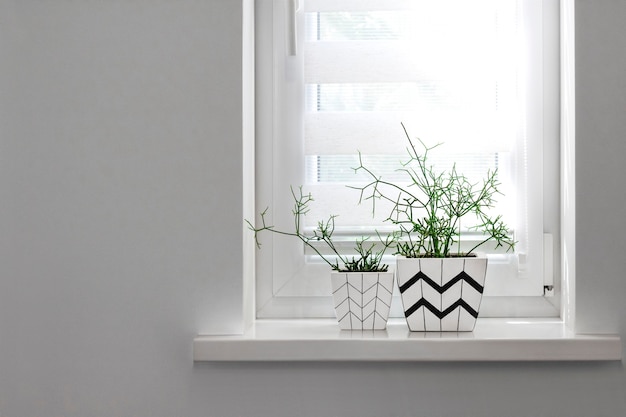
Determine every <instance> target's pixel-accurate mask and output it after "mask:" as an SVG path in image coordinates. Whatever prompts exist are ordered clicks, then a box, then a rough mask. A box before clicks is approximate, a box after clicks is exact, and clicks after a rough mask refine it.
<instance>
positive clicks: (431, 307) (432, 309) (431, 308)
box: [404, 298, 478, 320]
mask: <svg viewBox="0 0 626 417" xmlns="http://www.w3.org/2000/svg"><path fill="white" fill-rule="evenodd" d="M420 307H424V308H427V309H428V310H429V311H430V312H431V313H433V314H434V315H435V316H437V318H438V319H439V320H441V319H443V318H444V317H446V316H447V315H448V314H450V313H452V312H453V311H454V310H455V309H456V308H457V307H462V308H464V309H465V311H467V312H468V313H469V314H470V315H471V316H472V317H474V318H477V317H478V311H476V310H474V309H473V308H472V307H471V306H470V305H469V304H467V303H466V302H465V301H464V300H463V299H462V298H459V299H458V300H457V302H455V303H454V304H452V305H451V306H450V307H448V308H446V309H445V310H444V311H439V310H438V309H437V307H435V306H434V305H432V304H431V303H429V302H428V301H427V300H426V299H424V298H421V299H420V300H419V301H418V302H417V303H415V304H413V305H412V306H411V307H410V308H409V309H408V310H406V311H405V312H404V314H405V315H406V317H409V316H410V315H411V314H413V313H415V312H416V311H417V309H419V308H420Z"/></svg>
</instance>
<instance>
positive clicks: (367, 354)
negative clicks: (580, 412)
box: [193, 318, 622, 362]
mask: <svg viewBox="0 0 626 417" xmlns="http://www.w3.org/2000/svg"><path fill="white" fill-rule="evenodd" d="M193 359H194V361H196V362H201V361H210V362H222V361H418V362H419V361H425V362H429V361H621V360H622V346H621V339H620V337H619V336H613V335H580V334H574V333H573V332H572V331H571V330H570V329H568V328H567V327H566V326H565V325H564V324H563V322H562V321H560V320H558V319H535V318H533V319H494V318H483V319H479V320H478V323H477V325H476V328H475V329H474V331H473V332H464V333H418V332H410V331H409V330H408V328H407V326H406V323H405V322H404V320H402V319H391V320H390V321H389V323H388V325H387V329H386V330H377V331H346V330H340V329H339V328H338V326H337V324H336V322H335V320H332V319H307V320H257V321H256V322H255V323H254V324H253V326H252V327H251V328H250V329H249V330H248V331H247V332H246V333H245V334H243V335H240V336H198V337H196V338H195V339H194V342H193Z"/></svg>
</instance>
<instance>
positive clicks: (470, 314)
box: [396, 257, 487, 332]
mask: <svg viewBox="0 0 626 417" xmlns="http://www.w3.org/2000/svg"><path fill="white" fill-rule="evenodd" d="M486 273H487V258H486V257H458V258H404V257H398V259H397V264H396V276H397V280H398V287H399V288H400V294H401V298H402V305H403V309H404V315H405V317H406V321H407V324H408V326H409V329H410V330H411V331H417V332H423V331H426V332H429V331H436V332H441V331H454V332H459V331H472V330H474V326H475V325H476V318H477V317H478V310H479V308H480V302H481V300H482V295H483V286H484V283H485V275H486Z"/></svg>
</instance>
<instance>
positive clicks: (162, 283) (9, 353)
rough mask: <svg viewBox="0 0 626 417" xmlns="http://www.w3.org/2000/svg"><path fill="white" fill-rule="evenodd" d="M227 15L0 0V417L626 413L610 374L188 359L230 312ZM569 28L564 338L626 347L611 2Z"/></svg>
mask: <svg viewBox="0 0 626 417" xmlns="http://www.w3.org/2000/svg"><path fill="white" fill-rule="evenodd" d="M241 14H242V5H241V1H233V0H203V1H200V0H110V1H88V0H84V1H76V0H55V1H49V2H47V1H40V0H0V106H1V108H0V193H1V194H0V416H2V417H37V416H46V417H47V416H76V417H89V416H124V417H127V416H149V417H160V416H163V417H166V416H167V417H174V416H181V417H188V416H189V417H193V416H216V417H222V416H223V417H229V416H233V417H234V416H326V415H328V416H360V417H363V416H429V417H432V416H434V417H436V416H464V417H471V416H481V417H486V416H487V417H488V416H494V417H495V416H498V417H499V416H568V417H576V416H580V417H589V416H607V417H608V416H611V417H612V416H623V415H626V399H625V397H626V395H624V394H625V393H626V373H625V372H624V369H623V367H622V365H621V363H617V364H616V363H606V364H591V363H571V364H568V363H560V364H391V365H389V364H376V363H373V364H219V365H216V364H199V365H194V364H193V363H192V360H191V341H192V338H193V336H194V335H195V334H196V333H198V332H203V331H220V329H229V328H233V327H236V326H237V323H238V321H239V318H240V314H241V305H235V306H233V307H231V308H230V310H228V307H227V313H228V314H225V313H220V311H222V307H223V306H222V305H221V304H222V302H221V301H222V300H225V299H227V298H229V295H230V296H231V297H230V298H237V297H236V296H238V294H240V293H241V291H242V287H241V273H242V266H241V265H240V262H239V259H240V258H241V248H242V242H241V237H240V236H239V233H233V231H235V232H238V231H239V230H240V229H241V217H242V209H241V206H242V204H241V203H242V197H241V172H242V166H241V165H242V158H241V135H242V106H243V104H242V99H241V97H242V91H241V85H242V70H241V66H242V59H241V43H242V38H241V33H242V30H241ZM577 18H578V23H577V31H576V35H577V50H576V53H577V58H578V62H577V67H576V70H577V77H578V78H577V104H578V110H577V117H578V122H577V130H578V131H577V135H578V136H577V138H578V139H577V151H578V153H577V180H578V187H579V188H578V190H577V204H578V214H577V215H578V218H577V227H578V228H579V231H580V235H579V236H584V237H585V240H582V239H579V240H578V246H577V253H578V259H577V275H578V283H577V285H578V293H577V304H578V309H579V318H578V319H579V326H580V328H581V329H583V330H594V329H600V330H603V331H610V332H618V333H620V334H621V336H622V338H626V320H625V319H626V303H624V302H623V297H624V296H626V279H625V278H626V277H624V276H623V275H624V273H623V271H622V268H621V266H622V262H621V260H622V259H623V258H624V256H623V254H622V252H623V248H624V247H625V246H626V245H625V243H626V242H624V240H625V239H626V222H624V221H623V213H624V209H623V207H624V202H625V200H626V197H625V196H626V185H625V184H624V183H623V179H624V178H626V167H625V165H624V162H623V158H624V155H626V140H625V137H624V136H626V117H624V109H625V108H626V103H625V101H626V85H625V83H626V81H625V80H624V74H625V73H626V71H625V70H626V62H625V55H624V51H626V35H625V32H624V29H623V21H625V20H626V2H623V1H618V0H595V1H594V2H591V1H585V0H578V1H577ZM611 256H616V258H613V257H611ZM605 259H608V263H603V261H604V260H605ZM231 268H234V269H231ZM596 268H598V269H597V270H598V272H595V271H596ZM216 293H219V294H225V296H223V297H217V298H214V297H210V295H211V294H216ZM239 298H241V297H239ZM209 300H211V302H209ZM596 301H599V304H597V305H596V304H594V303H595V302H596ZM228 317H234V320H233V321H231V322H229V319H228ZM603 320H607V321H606V324H604V323H603V322H602V321H603ZM449 394H452V397H451V398H452V399H444V395H446V396H447V395H449ZM446 398H450V397H446Z"/></svg>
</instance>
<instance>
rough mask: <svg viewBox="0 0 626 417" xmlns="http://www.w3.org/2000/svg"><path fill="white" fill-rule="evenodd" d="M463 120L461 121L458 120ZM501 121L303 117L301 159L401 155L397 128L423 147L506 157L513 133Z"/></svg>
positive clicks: (407, 115) (412, 115) (405, 115)
mask: <svg viewBox="0 0 626 417" xmlns="http://www.w3.org/2000/svg"><path fill="white" fill-rule="evenodd" d="M461 118H463V120H461ZM505 120H506V118H505V117H498V116H497V115H496V114H494V115H493V117H492V118H491V120H490V121H489V122H488V123H486V122H480V121H477V120H475V119H474V118H473V117H467V115H459V119H456V120H455V119H454V117H452V116H451V115H449V114H442V115H435V114H428V113H426V114H425V113H424V112H379V113H375V114H374V113H370V112H354V113H350V112H318V113H307V114H306V115H305V121H304V129H305V130H304V136H305V153H306V154H307V155H328V154H336V155H352V154H355V153H356V151H357V150H358V151H360V152H361V153H367V154H372V155H374V154H379V155H390V154H404V153H405V150H406V145H407V142H406V138H405V136H404V131H403V130H402V126H401V125H400V123H404V124H405V125H406V126H407V130H408V131H409V134H410V135H411V136H412V137H419V138H420V139H422V140H423V141H424V142H426V143H427V144H429V145H435V144H437V143H443V144H444V145H443V146H444V147H445V148H443V149H453V150H455V151H459V150H462V151H480V152H508V151H511V143H512V142H513V139H514V135H515V131H514V129H513V128H511V125H510V123H507V122H506V121H505Z"/></svg>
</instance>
